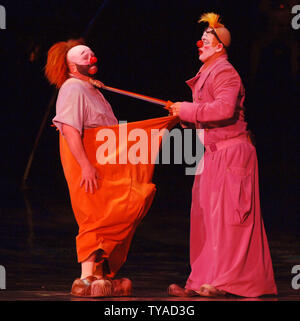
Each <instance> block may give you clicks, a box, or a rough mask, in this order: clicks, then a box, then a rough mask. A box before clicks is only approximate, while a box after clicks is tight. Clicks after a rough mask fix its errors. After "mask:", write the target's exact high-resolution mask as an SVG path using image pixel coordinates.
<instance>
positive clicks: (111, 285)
mask: <svg viewBox="0 0 300 321" xmlns="http://www.w3.org/2000/svg"><path fill="white" fill-rule="evenodd" d="M96 72H97V58H96V57H95V54H94V53H93V51H92V50H91V49H90V48H89V47H87V46H85V45H83V44H82V41H81V40H69V41H67V42H64V41H62V42H59V43H56V44H55V45H53V46H52V47H51V48H50V50H49V52H48V59H47V65H46V69H45V73H46V77H47V78H48V80H49V82H50V83H51V84H54V85H55V86H56V87H57V88H58V89H59V93H58V98H57V102H56V116H55V117H54V119H53V123H54V124H55V126H56V127H57V128H58V129H59V131H60V135H61V140H62V141H63V144H65V145H64V146H65V147H64V150H63V152H62V153H61V156H62V160H63V157H65V158H66V157H69V158H70V157H74V158H75V160H76V162H77V164H78V165H79V169H80V170H79V171H81V177H80V178H78V184H80V188H81V190H83V189H84V191H85V193H86V195H88V194H94V193H95V192H96V191H97V189H98V185H99V172H98V170H97V168H96V167H95V166H94V165H93V164H92V163H91V161H90V159H89V157H88V156H87V153H86V151H85V148H84V144H83V133H84V131H85V130H86V129H89V128H95V127H99V126H110V125H116V124H117V123H118V122H117V119H116V117H115V116H114V113H113V111H112V108H111V106H110V104H109V103H108V102H107V100H106V99H105V98H104V96H103V95H102V94H101V93H100V92H99V91H98V90H97V89H96V88H94V86H93V85H92V84H91V83H90V79H91V78H92V77H93V76H94V75H95V74H96ZM99 84H101V83H100V82H98V83H97V85H98V86H99ZM61 151H62V149H61ZM69 151H70V152H71V153H70V154H68V152H69ZM64 155H67V156H64ZM64 171H65V175H67V172H66V168H64ZM71 185H74V183H72V184H71ZM71 185H69V189H71ZM83 197H84V196H83ZM82 201H83V200H82ZM80 215H81V217H80ZM80 215H79V214H77V216H76V213H75V216H76V220H77V222H78V224H79V226H80V225H81V224H84V223H83V221H84V220H85V221H87V220H88V219H90V218H87V217H82V214H80ZM85 215H87V214H85ZM82 234H85V235H86V234H87V233H85V232H83V233H82ZM89 234H91V235H93V233H92V232H91V233H89ZM92 238H93V237H90V238H89V239H88V238H86V237H81V238H80V239H79V240H77V248H78V251H79V252H78V259H79V261H80V263H81V276H80V278H78V279H76V280H75V281H74V282H73V285H72V289H71V294H72V295H74V296H83V297H84V296H91V297H102V296H124V295H130V294H131V281H130V280H129V279H127V278H123V279H120V280H111V278H109V276H114V273H111V272H110V269H109V264H108V261H107V259H108V258H107V255H105V254H106V253H105V251H104V250H103V249H101V247H99V245H98V243H99V242H98V243H97V241H96V240H91V239H92ZM95 238H96V237H95ZM82 239H83V240H82ZM93 243H95V244H93ZM96 243H97V244H96ZM83 247H87V248H88V249H86V250H85V251H84V250H83V249H82V248H83ZM93 248H94V250H92V249H93ZM90 251H93V252H92V253H90ZM87 253H88V254H87ZM87 255H88V256H87Z"/></svg>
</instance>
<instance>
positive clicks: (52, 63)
mask: <svg viewBox="0 0 300 321" xmlns="http://www.w3.org/2000/svg"><path fill="white" fill-rule="evenodd" d="M82 44H84V40H83V39H82V38H80V39H70V40H68V41H60V42H57V43H56V44H54V45H53V46H52V47H51V48H50V49H49V51H48V57H47V64H46V66H45V76H46V78H47V79H48V81H49V82H50V84H51V85H55V86H56V87H57V88H60V87H61V85H62V84H63V83H64V82H65V81H66V80H67V79H68V78H69V70H68V65H67V60H66V56H67V52H68V51H69V50H70V49H71V48H73V47H75V46H77V45H82Z"/></svg>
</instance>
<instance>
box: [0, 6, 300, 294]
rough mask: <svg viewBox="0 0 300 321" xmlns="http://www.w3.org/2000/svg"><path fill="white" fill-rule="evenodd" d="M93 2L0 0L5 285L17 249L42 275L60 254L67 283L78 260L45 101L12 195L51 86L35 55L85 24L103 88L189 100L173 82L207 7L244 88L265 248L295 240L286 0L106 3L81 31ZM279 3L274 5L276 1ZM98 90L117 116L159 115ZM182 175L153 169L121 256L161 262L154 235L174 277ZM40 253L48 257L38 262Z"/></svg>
mask: <svg viewBox="0 0 300 321" xmlns="http://www.w3.org/2000/svg"><path fill="white" fill-rule="evenodd" d="M102 3H103V1H95V0H85V1H79V0H73V1H65V0H51V1H50V0H43V1H34V0H30V1H19V0H14V1H9V2H8V1H7V2H6V3H5V2H3V1H1V4H2V5H3V6H5V8H6V14H7V17H6V18H7V29H6V30H0V47H1V49H0V63H1V74H0V77H1V129H0V130H1V138H2V139H1V206H0V207H1V216H0V219H1V222H0V231H1V235H0V239H1V243H0V249H1V250H0V253H1V257H0V264H2V265H4V266H11V268H10V269H7V273H8V276H9V279H8V285H9V286H10V288H18V287H22V285H24V284H26V280H24V279H22V280H19V285H18V284H17V283H16V282H14V281H13V280H12V275H14V274H18V273H21V271H22V270H23V269H24V268H26V266H27V267H28V269H29V265H30V264H31V263H32V261H30V262H29V259H28V256H26V253H29V252H27V251H29V250H28V249H29V248H31V249H32V248H34V249H35V252H34V255H32V254H31V255H29V257H30V260H33V261H34V262H38V264H40V267H41V268H42V267H43V266H44V269H45V274H46V273H50V272H51V271H56V270H55V269H56V268H57V269H58V270H59V271H57V272H56V273H57V275H59V277H60V280H62V279H63V276H64V275H65V274H66V271H65V270H64V271H62V270H63V269H59V268H58V267H57V266H56V264H58V266H59V263H55V262H59V261H60V260H63V259H65V261H64V262H65V263H66V267H69V268H71V269H72V268H74V269H77V270H76V271H74V273H73V274H72V273H70V276H69V279H68V282H66V284H67V287H68V286H69V285H70V282H71V280H72V279H73V277H77V276H78V275H77V274H78V271H79V266H76V267H72V265H74V262H75V260H76V257H75V256H76V254H75V244H74V237H75V236H76V232H77V230H76V229H77V227H76V224H75V221H74V219H73V214H72V210H71V207H70V205H69V196H68V191H67V185H66V182H65V179H64V176H63V172H62V168H61V165H60V160H59V153H58V135H57V132H56V131H55V129H54V128H53V127H50V126H51V119H52V118H53V117H54V115H55V106H53V108H52V109H51V112H50V115H49V117H48V119H47V123H46V126H45V129H44V131H43V133H42V136H41V139H40V142H39V146H38V148H37V150H36V153H35V155H34V156H35V157H34V160H33V163H32V167H31V171H30V173H29V178H28V181H27V184H28V187H29V189H28V190H27V191H26V192H25V194H24V192H23V191H22V190H21V182H22V177H23V174H24V171H25V167H26V164H27V161H28V157H29V155H30V152H31V151H32V148H33V145H34V141H35V138H36V136H37V133H38V131H39V128H40V125H41V122H42V119H43V117H44V115H45V112H46V110H47V106H48V104H49V102H50V100H51V98H52V96H53V93H54V88H52V87H51V86H50V85H49V84H48V83H47V81H46V79H45V77H44V74H43V72H44V71H43V68H44V66H45V63H46V55H47V50H48V49H49V48H50V47H51V46H52V45H53V44H54V43H55V42H58V41H62V40H67V39H69V38H79V37H80V36H82V34H83V33H84V32H85V31H88V33H87V35H86V37H85V40H86V42H87V44H88V45H89V46H91V47H92V48H93V49H94V51H95V53H96V55H97V56H98V60H99V67H100V68H99V73H98V78H99V79H100V80H101V81H103V82H104V83H105V84H107V85H108V86H113V87H117V88H121V89H125V90H130V91H134V92H138V93H143V94H145V95H149V96H153V97H156V98H161V99H165V100H168V99H169V100H172V101H174V102H175V101H183V100H191V92H190V90H189V88H188V87H187V86H186V84H185V80H187V79H189V78H191V77H193V76H194V74H196V72H197V71H198V69H199V68H200V66H201V64H200V62H199V60H198V54H197V48H196V41H197V40H199V39H200V37H201V34H202V31H203V26H201V25H199V24H197V20H198V18H199V16H200V15H201V14H202V13H204V12H208V11H214V12H217V13H219V14H220V15H221V17H222V22H223V23H224V24H225V26H227V27H228V28H229V30H230V31H231V33H232V46H231V48H230V52H229V59H230V61H231V62H232V64H233V65H234V66H235V68H236V69H237V70H238V72H239V73H240V75H241V77H242V79H243V82H244V85H245V88H246V102H245V105H246V117H247V121H248V124H249V128H250V129H251V130H252V131H253V133H254V134H255V137H256V147H257V154H258V161H259V173H260V190H261V207H262V214H263V218H264V222H265V226H266V230H267V234H268V237H269V238H270V240H271V241H272V240H273V242H274V243H272V244H276V242H279V243H280V241H281V240H283V239H284V238H285V237H287V236H291V237H292V241H291V242H292V244H290V246H291V247H292V246H293V244H294V243H295V242H296V243H297V244H298V245H299V242H300V232H299V231H300V229H299V228H300V220H299V202H298V198H299V193H298V192H299V187H298V186H299V185H298V180H299V171H300V170H299V166H298V164H299V157H297V156H299V155H298V154H297V151H298V146H299V144H298V141H299V126H298V123H299V107H300V106H299V72H298V71H297V69H296V66H297V63H299V50H298V49H297V46H296V45H297V44H298V48H299V35H300V30H293V29H292V27H291V23H290V21H291V19H292V15H291V14H290V8H289V7H286V4H287V1H282V2H277V1H269V2H267V3H269V7H268V6H267V7H266V8H264V7H263V6H262V4H263V3H264V1H243V2H240V5H239V4H238V3H239V2H237V1H217V0H210V1H197V0H185V1H164V0H162V1H155V0H149V1H139V0H129V1H121V0H111V1H107V4H106V5H105V7H104V8H103V10H102V11H101V13H100V14H99V15H98V16H97V17H96V19H95V21H94V23H93V25H92V26H91V28H90V29H87V27H88V25H89V23H90V22H91V19H92V18H93V17H94V16H95V14H96V12H97V10H98V8H99V7H100V5H101V4H102ZM280 4H284V7H282V8H280ZM103 94H104V95H105V97H106V98H107V99H108V101H109V102H110V103H111V105H112V107H113V110H114V112H115V114H116V116H117V118H118V119H119V120H127V121H135V120H141V119H147V118H152V117H160V116H164V115H166V112H165V111H164V110H163V109H161V108H159V107H157V106H155V105H152V104H149V103H146V102H142V101H137V100H134V99H132V98H128V97H124V96H119V95H117V94H113V93H109V92H104V91H103ZM184 170H185V165H157V166H156V169H155V175H154V182H155V183H156V184H157V189H158V190H157V195H156V198H155V201H154V203H153V206H152V208H151V210H150V212H149V213H148V214H147V216H146V217H145V219H144V221H143V222H142V224H141V226H140V227H139V228H138V230H137V233H136V235H135V238H134V240H133V247H132V249H131V252H130V255H132V256H134V255H135V253H139V254H141V255H144V256H143V258H141V262H142V261H143V264H146V263H147V264H148V263H150V262H151V263H153V262H154V264H158V262H159V263H160V264H162V263H161V262H163V261H164V259H163V257H161V256H160V248H159V246H160V245H159V244H160V243H159V240H160V241H161V240H163V246H164V249H167V250H168V251H169V252H170V253H171V254H170V255H173V258H174V257H175V258H176V259H178V262H179V261H180V262H184V265H182V267H181V268H182V270H181V272H182V275H183V276H184V277H185V274H187V273H188V272H187V271H188V234H189V210H190V201H191V188H192V183H193V177H192V176H185V175H184ZM24 196H25V197H24ZM147 233H148V234H147ZM142 234H143V236H142ZM142 237H143V238H142ZM59 249H60V250H61V252H59ZM153 249H155V252H156V256H154V257H152V258H150V257H148V261H147V260H146V258H147V252H151V251H153ZM271 251H274V248H273V247H272V246H271ZM30 253H31V252H30ZM58 253H60V254H58ZM43 255H44V256H47V258H48V259H45V260H44V261H43V259H41V257H43ZM66 257H67V258H68V259H66ZM298 258H299V262H298V264H300V257H299V256H298ZM43 262H47V266H45V264H44V263H43ZM145 262H146V263H145ZM26 264H27V265H26ZM129 264H130V263H129ZM124 268H125V269H126V267H124ZM173 270H174V271H175V270H176V267H175V266H174V267H173ZM47 271H48V272H47ZM49 271H50V272H49ZM157 271H160V269H159V267H158V269H157ZM10 273H11V275H10ZM287 273H290V271H287ZM59 277H58V278H59ZM184 277H183V280H184ZM27 288H28V283H27Z"/></svg>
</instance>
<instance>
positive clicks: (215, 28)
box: [198, 12, 231, 49]
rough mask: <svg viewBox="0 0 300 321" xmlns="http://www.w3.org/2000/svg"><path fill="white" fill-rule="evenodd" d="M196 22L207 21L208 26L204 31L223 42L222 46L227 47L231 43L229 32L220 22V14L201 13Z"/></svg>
mask: <svg viewBox="0 0 300 321" xmlns="http://www.w3.org/2000/svg"><path fill="white" fill-rule="evenodd" d="M198 22H199V23H200V22H207V23H208V28H207V29H206V30H205V31H206V32H210V33H212V34H214V36H215V37H216V39H217V40H218V41H219V42H220V43H222V44H223V46H224V48H225V49H226V48H228V47H229V46H230V43H231V35H230V32H229V30H228V29H227V28H225V26H224V25H223V24H222V23H220V16H219V15H218V14H215V13H213V12H210V13H205V14H203V15H202V16H201V17H200V19H199V20H198Z"/></svg>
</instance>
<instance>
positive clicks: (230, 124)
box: [168, 13, 277, 297]
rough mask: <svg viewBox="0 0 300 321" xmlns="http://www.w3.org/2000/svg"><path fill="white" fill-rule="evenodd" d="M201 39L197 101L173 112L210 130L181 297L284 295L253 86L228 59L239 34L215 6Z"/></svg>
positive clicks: (194, 82) (176, 289)
mask: <svg viewBox="0 0 300 321" xmlns="http://www.w3.org/2000/svg"><path fill="white" fill-rule="evenodd" d="M199 22H206V23H208V25H209V26H208V28H207V29H206V30H205V31H204V33H203V35H202V38H201V40H199V41H198V43H197V47H198V51H199V60H200V61H202V62H203V65H202V67H201V68H200V70H199V72H198V73H197V75H196V76H195V77H194V78H192V79H190V80H188V81H187V84H188V85H189V86H190V88H191V89H192V93H193V102H176V103H175V104H173V105H172V106H171V110H172V114H173V115H178V116H179V118H180V121H181V124H182V126H183V127H190V126H196V128H199V129H203V130H204V141H203V144H204V146H205V154H204V170H203V172H202V173H201V174H200V175H196V176H195V180H194V185H193V191H192V206H191V229H190V264H191V273H190V275H189V278H188V280H187V282H186V285H185V288H181V287H180V286H178V285H176V284H172V285H170V287H169V288H168V293H169V294H170V295H173V296H194V295H200V296H219V295H226V294H227V293H230V294H234V295H239V296H245V297H257V296H261V295H266V294H277V288H276V284H275V281H274V273H273V267H272V261H271V256H270V251H269V246H268V241H267V237H266V234H265V229H264V224H263V220H262V217H261V210H260V199H259V181H258V164H257V157H256V150H255V147H254V146H253V145H252V143H251V142H250V140H249V139H248V136H249V133H248V131H247V123H246V122H245V118H244V106H243V103H244V99H245V90H244V87H243V84H242V82H241V79H240V77H239V75H238V73H237V71H236V70H235V69H234V68H233V66H232V65H231V64H230V63H229V62H228V59H227V58H228V57H227V48H228V47H229V46H230V42H231V36H230V32H229V30H228V29H227V28H225V27H224V25H223V24H221V23H220V21H219V15H217V14H215V13H207V14H204V15H202V16H201V19H200V20H199Z"/></svg>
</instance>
